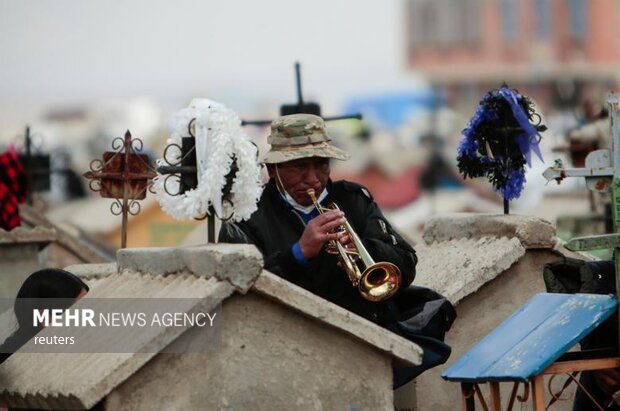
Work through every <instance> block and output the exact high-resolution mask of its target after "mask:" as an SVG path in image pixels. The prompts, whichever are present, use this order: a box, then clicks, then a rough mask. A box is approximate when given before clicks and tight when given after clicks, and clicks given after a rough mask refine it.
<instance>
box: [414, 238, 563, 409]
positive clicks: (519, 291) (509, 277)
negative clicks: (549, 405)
mask: <svg viewBox="0 0 620 411" xmlns="http://www.w3.org/2000/svg"><path fill="white" fill-rule="evenodd" d="M556 258H558V254H557V253H555V252H553V251H551V250H544V249H530V250H527V252H526V254H525V256H524V257H523V258H521V259H520V260H519V261H518V262H517V263H516V264H514V265H513V266H512V267H510V268H509V269H508V270H506V271H505V272H504V273H502V274H501V275H500V276H499V277H497V278H495V279H494V280H492V281H490V282H489V283H487V284H486V285H484V286H483V287H482V288H481V289H480V290H478V292H476V293H474V294H471V295H469V296H467V297H465V298H464V299H463V300H461V301H460V302H459V304H458V305H457V306H456V311H457V313H458V317H457V320H456V321H455V323H454V325H453V326H452V329H451V330H450V331H449V332H448V334H447V336H446V341H447V342H448V344H450V345H451V346H452V355H451V356H450V359H449V360H448V362H447V363H446V364H444V365H441V366H439V367H436V368H434V369H431V370H429V371H427V372H425V373H424V374H422V375H421V376H420V377H419V378H418V379H417V387H416V391H417V405H418V408H417V409H418V410H420V411H422V410H433V411H443V410H445V411H453V410H456V409H460V404H461V399H460V385H459V384H457V383H452V382H447V381H444V380H443V379H442V378H441V373H442V372H443V371H445V370H446V369H447V368H449V367H450V366H451V365H452V364H453V363H454V362H456V361H457V360H458V359H459V358H460V357H461V356H462V355H463V354H465V352H466V351H468V350H469V349H470V348H471V347H472V346H474V345H475V344H476V343H478V342H479V341H480V340H481V339H482V338H483V337H485V336H486V335H487V334H488V333H489V332H491V331H492V330H493V329H494V328H496V327H497V326H498V325H499V324H500V323H501V322H502V321H504V320H505V319H506V318H508V316H510V315H511V314H512V313H513V312H514V311H516V310H517V309H518V308H519V307H520V306H521V305H523V304H524V303H525V302H526V301H527V300H529V299H530V298H531V297H532V296H533V295H535V294H537V293H540V292H544V291H545V285H544V282H543V277H542V271H543V267H544V265H545V264H546V263H548V262H550V261H552V260H554V259H556ZM563 381H564V378H563V377H562V378H556V379H555V381H554V384H553V387H555V390H558V388H559V386H561V383H563ZM512 386H513V385H512V383H504V384H501V388H502V401H503V404H504V407H505V406H506V405H507V403H508V399H509V396H510V390H511V389H512ZM545 387H546V384H545ZM545 389H546V388H545ZM519 392H520V393H521V392H522V389H520V391H519ZM572 392H574V389H569V390H567V392H566V394H565V396H566V395H568V396H571V395H572ZM488 398H489V397H488V396H487V401H488ZM546 398H547V401H548V400H549V399H550V396H549V393H548V392H547V393H546ZM530 401H531V398H530ZM477 407H480V405H479V404H478V405H477ZM516 407H517V409H523V410H530V409H532V408H531V404H530V402H529V401H528V403H527V405H526V406H524V407H523V408H520V404H519V403H517V405H516ZM571 407H572V401H560V402H558V403H556V404H554V405H553V410H557V411H562V410H570V409H571Z"/></svg>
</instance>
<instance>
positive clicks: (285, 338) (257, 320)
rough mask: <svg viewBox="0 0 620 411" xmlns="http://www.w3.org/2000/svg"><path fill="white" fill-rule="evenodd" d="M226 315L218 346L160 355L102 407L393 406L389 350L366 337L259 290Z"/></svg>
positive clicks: (232, 301)
mask: <svg viewBox="0 0 620 411" xmlns="http://www.w3.org/2000/svg"><path fill="white" fill-rule="evenodd" d="M222 315H223V318H222V323H221V325H222V340H221V342H220V346H219V348H217V349H216V350H215V352H214V353H213V354H182V355H180V354H159V355H157V356H156V357H155V358H153V359H152V360H151V361H149V362H148V363H147V364H146V365H145V366H144V367H142V368H141V369H140V370H139V371H138V372H137V373H135V374H134V375H133V376H132V377H130V378H129V379H128V380H127V381H125V382H124V383H123V384H121V385H120V386H118V387H117V388H116V389H115V390H114V391H112V392H111V393H110V394H109V395H108V397H107V398H106V399H105V400H103V404H102V405H103V406H104V409H106V410H151V409H166V410H185V409H205V410H269V411H276V410H287V411H290V410H343V411H349V410H391V409H394V405H393V391H392V388H391V386H392V368H391V358H390V357H389V356H388V355H386V354H383V353H380V352H379V351H377V350H375V349H373V348H372V347H371V346H369V345H368V344H367V343H363V342H361V341H358V340H356V339H354V338H353V337H351V336H349V335H345V334H343V333H341V332H335V331H334V329H331V328H329V327H326V326H325V325H324V324H321V323H319V322H318V321H314V320H312V319H311V318H309V317H307V316H304V315H302V314H299V313H297V312H295V311H292V310H291V309H290V308H287V307H283V306H282V305H280V304H277V303H275V302H272V301H270V300H268V299H266V298H264V297H262V296H258V295H256V294H254V293H249V294H248V295H245V296H241V295H234V296H233V297H231V298H229V299H227V300H225V302H224V304H223V309H222ZM173 384H174V389H171V386H172V385H173ZM427 409H428V408H427Z"/></svg>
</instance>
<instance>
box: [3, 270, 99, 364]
mask: <svg viewBox="0 0 620 411" xmlns="http://www.w3.org/2000/svg"><path fill="white" fill-rule="evenodd" d="M83 290H84V291H88V290H89V288H88V285H86V283H85V282H84V281H82V280H81V279H80V278H79V277H78V276H76V275H75V274H72V273H70V272H68V271H65V270H60V269H57V268H46V269H43V270H39V271H35V272H34V273H32V274H31V275H30V276H29V277H28V278H27V279H26V281H24V283H23V284H22V286H21V287H20V289H19V291H18V292H17V297H16V298H15V303H14V305H13V310H14V311H15V317H16V318H17V325H18V328H17V330H16V331H15V332H14V333H13V334H11V336H10V337H8V338H7V339H6V340H5V341H4V343H2V345H0V363H2V362H4V361H5V360H6V359H7V358H8V357H9V356H10V355H11V354H12V353H13V352H15V351H17V350H18V349H19V347H21V346H22V345H24V344H25V343H26V342H27V341H28V340H29V339H30V338H32V337H33V336H34V335H36V334H37V333H38V332H39V331H41V328H42V327H41V326H33V324H32V314H33V311H34V310H42V309H50V308H60V309H65V308H67V307H69V306H71V304H73V302H74V300H75V298H77V296H78V295H79V294H80V293H81V292H82V291H83Z"/></svg>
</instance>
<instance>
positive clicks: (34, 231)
mask: <svg viewBox="0 0 620 411" xmlns="http://www.w3.org/2000/svg"><path fill="white" fill-rule="evenodd" d="M56 238H57V235H56V230H54V229H53V228H45V227H34V228H26V227H17V228H15V229H13V230H11V231H5V230H0V246H3V245H15V244H40V245H41V246H42V247H44V246H46V245H47V244H49V243H51V242H53V241H56Z"/></svg>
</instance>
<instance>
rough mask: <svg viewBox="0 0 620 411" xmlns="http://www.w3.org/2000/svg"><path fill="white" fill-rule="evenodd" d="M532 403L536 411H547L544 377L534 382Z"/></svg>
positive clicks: (537, 378)
mask: <svg viewBox="0 0 620 411" xmlns="http://www.w3.org/2000/svg"><path fill="white" fill-rule="evenodd" d="M532 403H533V405H534V411H545V389H544V386H543V376H542V375H539V376H538V377H536V378H534V380H533V381H532Z"/></svg>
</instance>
